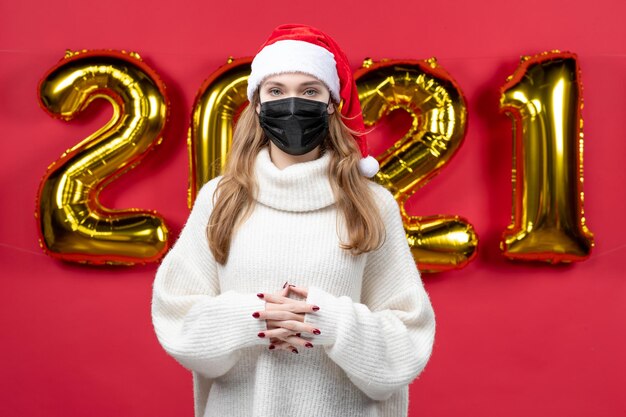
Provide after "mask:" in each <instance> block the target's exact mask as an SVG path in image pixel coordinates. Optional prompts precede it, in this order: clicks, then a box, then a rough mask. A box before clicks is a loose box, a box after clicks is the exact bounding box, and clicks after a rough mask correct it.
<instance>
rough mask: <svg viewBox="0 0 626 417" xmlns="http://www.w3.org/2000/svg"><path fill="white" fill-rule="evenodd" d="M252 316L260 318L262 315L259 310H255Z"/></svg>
mask: <svg viewBox="0 0 626 417" xmlns="http://www.w3.org/2000/svg"><path fill="white" fill-rule="evenodd" d="M252 317H254V318H255V319H258V318H259V317H261V315H260V314H259V312H258V311H255V312H254V313H252Z"/></svg>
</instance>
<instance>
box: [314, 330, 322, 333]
mask: <svg viewBox="0 0 626 417" xmlns="http://www.w3.org/2000/svg"><path fill="white" fill-rule="evenodd" d="M313 333H315V334H321V333H322V332H320V331H319V329H315V330H313Z"/></svg>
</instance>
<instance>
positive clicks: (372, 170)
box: [359, 155, 380, 178]
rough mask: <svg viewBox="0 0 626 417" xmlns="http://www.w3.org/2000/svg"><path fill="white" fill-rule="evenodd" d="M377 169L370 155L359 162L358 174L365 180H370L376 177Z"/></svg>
mask: <svg viewBox="0 0 626 417" xmlns="http://www.w3.org/2000/svg"><path fill="white" fill-rule="evenodd" d="M379 168H380V165H379V164H378V161H377V160H376V158H374V157H373V156H371V155H368V156H367V157H365V158H361V159H360V160H359V172H360V173H361V174H362V175H364V176H366V177H367V178H372V177H373V176H374V175H376V173H377V172H378V169H379Z"/></svg>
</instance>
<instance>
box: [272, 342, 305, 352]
mask: <svg viewBox="0 0 626 417" xmlns="http://www.w3.org/2000/svg"><path fill="white" fill-rule="evenodd" d="M274 347H275V349H276V350H284V351H287V352H291V353H299V352H298V349H296V347H295V346H292V345H290V344H289V343H287V342H285V341H283V340H281V341H279V342H277V343H276V344H274Z"/></svg>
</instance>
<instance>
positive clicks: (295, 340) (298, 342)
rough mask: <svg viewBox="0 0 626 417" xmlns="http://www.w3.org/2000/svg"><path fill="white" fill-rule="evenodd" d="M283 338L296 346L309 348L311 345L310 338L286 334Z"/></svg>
mask: <svg viewBox="0 0 626 417" xmlns="http://www.w3.org/2000/svg"><path fill="white" fill-rule="evenodd" d="M283 340H284V341H285V342H287V343H290V344H291V345H293V346H296V347H305V348H309V349H310V348H312V347H313V343H311V341H310V340H307V339H304V338H302V337H298V336H288V337H286V338H284V339H283Z"/></svg>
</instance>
